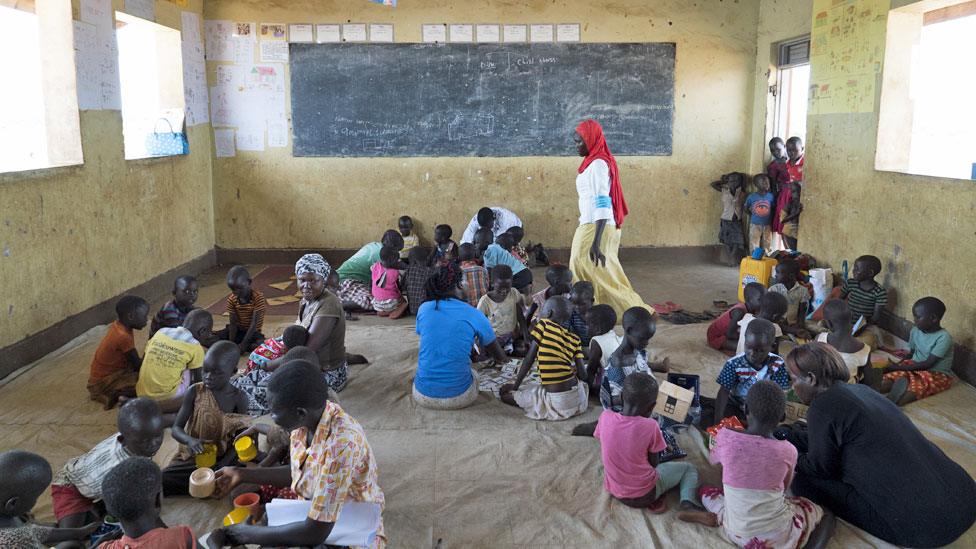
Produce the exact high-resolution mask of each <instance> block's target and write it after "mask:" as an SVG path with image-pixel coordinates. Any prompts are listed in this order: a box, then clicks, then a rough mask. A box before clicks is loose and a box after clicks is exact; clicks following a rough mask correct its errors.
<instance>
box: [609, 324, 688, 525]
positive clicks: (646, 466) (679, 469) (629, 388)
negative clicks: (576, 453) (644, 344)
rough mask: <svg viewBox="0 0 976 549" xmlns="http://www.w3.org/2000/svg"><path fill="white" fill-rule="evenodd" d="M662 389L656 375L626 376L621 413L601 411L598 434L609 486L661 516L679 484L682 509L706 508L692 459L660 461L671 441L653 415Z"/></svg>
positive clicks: (632, 504) (620, 496)
mask: <svg viewBox="0 0 976 549" xmlns="http://www.w3.org/2000/svg"><path fill="white" fill-rule="evenodd" d="M641 310H644V309H641ZM657 391H658V385H657V381H656V380H655V379H654V378H653V377H652V376H651V375H650V374H647V373H643V372H638V373H635V374H632V375H630V376H628V377H627V379H626V380H624V385H623V391H622V393H621V396H622V403H621V407H620V411H619V412H615V411H613V410H609V409H605V410H603V413H601V414H600V419H599V420H598V421H597V425H596V431H595V432H594V433H593V436H594V437H595V438H596V439H597V440H599V441H600V455H601V457H602V460H603V470H604V478H603V487H604V488H605V489H606V491H607V492H610V495H611V496H613V498H614V499H616V500H617V501H619V502H621V503H623V504H624V505H626V506H628V507H635V508H638V509H648V510H649V511H650V512H652V513H655V514H658V513H663V512H665V511H666V510H667V505H666V504H665V502H664V500H663V499H662V497H663V496H664V494H665V493H667V492H668V491H669V490H671V489H672V488H674V487H676V486H678V487H680V488H679V489H680V491H681V509H683V510H695V509H700V507H699V505H698V498H697V497H696V495H695V491H696V490H697V489H698V471H697V470H696V469H695V466H694V465H692V464H691V463H688V462H686V461H672V462H669V463H661V464H658V456H659V454H660V452H662V451H663V450H664V449H665V448H667V443H666V442H665V441H664V434H663V433H662V432H661V427H660V425H658V422H657V421H655V420H653V419H651V417H650V416H651V412H653V411H654V405H655V404H656V403H657Z"/></svg>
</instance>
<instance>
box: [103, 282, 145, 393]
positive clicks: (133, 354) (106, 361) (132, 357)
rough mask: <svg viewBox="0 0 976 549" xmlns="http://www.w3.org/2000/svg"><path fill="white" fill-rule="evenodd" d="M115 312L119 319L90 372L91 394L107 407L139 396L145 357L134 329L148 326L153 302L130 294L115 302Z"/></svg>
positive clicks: (107, 336)
mask: <svg viewBox="0 0 976 549" xmlns="http://www.w3.org/2000/svg"><path fill="white" fill-rule="evenodd" d="M115 314H116V316H117V317H118V319H117V320H116V321H115V322H112V324H111V325H109V327H108V332H107V333H106V334H105V337H104V338H102V341H101V343H99V344H98V349H96V350H95V356H94V357H92V363H91V368H90V370H89V373H88V395H89V397H90V398H91V399H92V400H94V401H96V402H99V403H101V404H102V405H103V406H104V407H105V409H106V410H111V409H112V408H113V407H114V406H115V403H116V402H118V400H119V397H134V396H136V382H137V381H138V380H139V368H140V367H141V366H142V358H140V357H139V352H138V351H136V341H135V336H134V335H133V333H132V332H133V330H141V329H143V328H145V327H146V317H147V316H149V303H147V302H146V300H145V299H142V298H141V297H136V296H134V295H127V296H125V297H123V298H122V299H119V301H118V303H116V304H115Z"/></svg>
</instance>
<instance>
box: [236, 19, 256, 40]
mask: <svg viewBox="0 0 976 549" xmlns="http://www.w3.org/2000/svg"><path fill="white" fill-rule="evenodd" d="M234 38H244V39H246V40H257V39H258V38H257V23H241V22H240V21H238V22H236V23H234Z"/></svg>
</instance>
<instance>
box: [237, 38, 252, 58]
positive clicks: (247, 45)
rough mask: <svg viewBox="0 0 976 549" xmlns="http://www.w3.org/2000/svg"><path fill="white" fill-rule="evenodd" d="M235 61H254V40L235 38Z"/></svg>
mask: <svg viewBox="0 0 976 549" xmlns="http://www.w3.org/2000/svg"><path fill="white" fill-rule="evenodd" d="M234 62H235V63H241V64H249V63H253V62H254V40H248V39H246V38H235V39H234Z"/></svg>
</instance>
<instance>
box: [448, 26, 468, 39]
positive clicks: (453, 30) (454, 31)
mask: <svg viewBox="0 0 976 549" xmlns="http://www.w3.org/2000/svg"><path fill="white" fill-rule="evenodd" d="M447 32H448V37H449V38H450V40H451V42H458V43H467V42H474V25H448V26H447Z"/></svg>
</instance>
